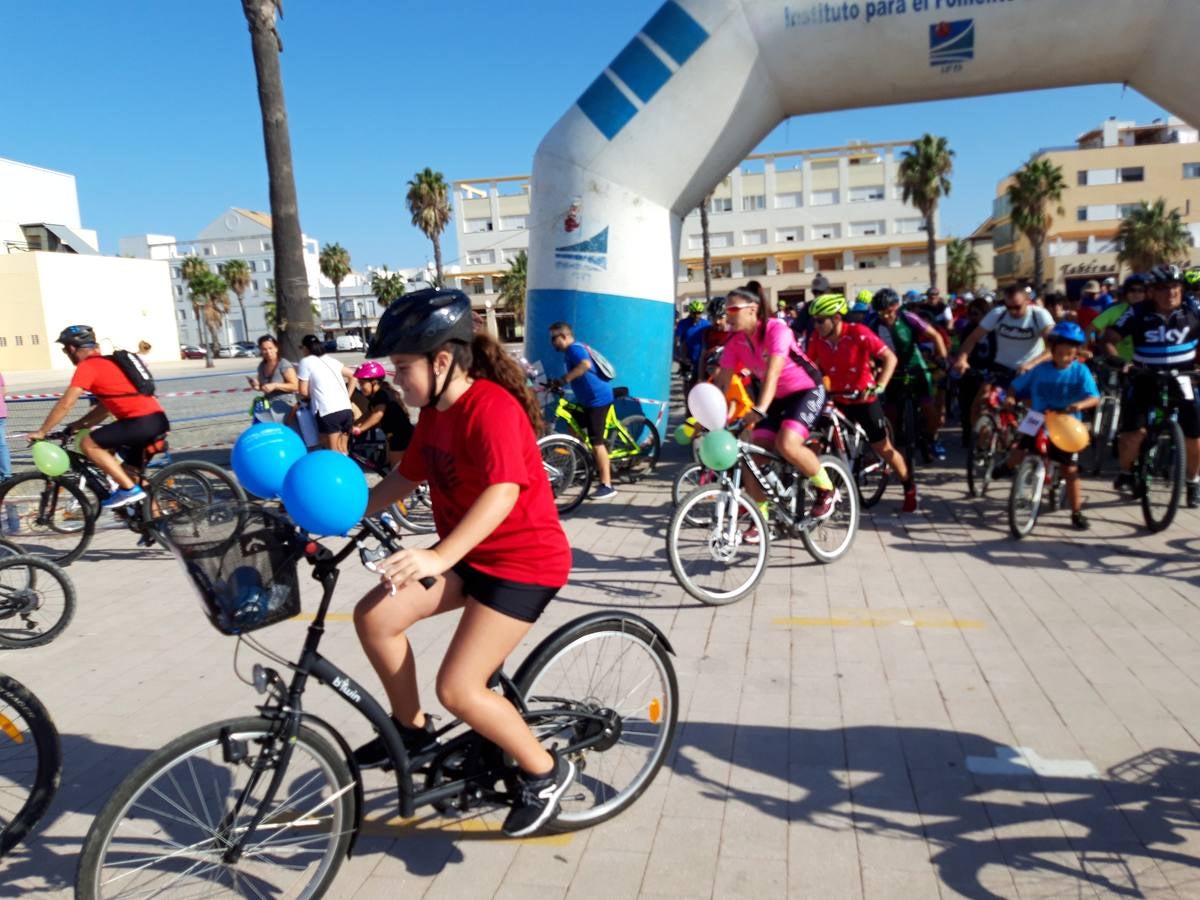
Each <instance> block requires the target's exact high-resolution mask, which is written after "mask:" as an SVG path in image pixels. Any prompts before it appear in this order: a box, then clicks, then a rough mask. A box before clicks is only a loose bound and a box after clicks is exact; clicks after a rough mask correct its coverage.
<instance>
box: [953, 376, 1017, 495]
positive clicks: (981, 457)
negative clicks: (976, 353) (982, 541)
mask: <svg viewBox="0 0 1200 900" xmlns="http://www.w3.org/2000/svg"><path fill="white" fill-rule="evenodd" d="M983 378H984V383H985V384H986V385H987V386H988V389H987V393H986V394H985V396H984V409H983V412H981V413H980V414H979V418H978V419H976V420H975V424H974V425H973V426H971V433H970V440H969V441H968V445H967V491H968V493H969V495H970V496H972V497H986V496H987V492H988V487H989V486H990V485H991V483H992V469H993V468H994V467H995V464H996V461H997V460H998V459H1002V458H1004V457H1005V456H1007V455H1008V450H1009V448H1010V447H1011V446H1012V443H1013V441H1014V440H1015V439H1016V434H1017V426H1018V425H1019V424H1020V422H1021V419H1022V418H1023V417H1024V415H1025V410H1024V409H1023V408H1022V407H1020V406H1011V405H1008V404H1006V403H1005V396H1006V395H1005V391H1004V389H1003V388H1002V387H1000V386H999V385H998V384H997V383H996V380H995V376H994V375H992V374H991V373H990V372H988V373H985V374H984V376H983Z"/></svg>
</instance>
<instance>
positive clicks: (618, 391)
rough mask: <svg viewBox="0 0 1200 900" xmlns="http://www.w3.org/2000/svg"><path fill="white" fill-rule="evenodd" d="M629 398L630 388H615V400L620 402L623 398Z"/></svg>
mask: <svg viewBox="0 0 1200 900" xmlns="http://www.w3.org/2000/svg"><path fill="white" fill-rule="evenodd" d="M628 396H629V388H627V387H615V388H613V399H614V400H620V399H622V398H623V397H628Z"/></svg>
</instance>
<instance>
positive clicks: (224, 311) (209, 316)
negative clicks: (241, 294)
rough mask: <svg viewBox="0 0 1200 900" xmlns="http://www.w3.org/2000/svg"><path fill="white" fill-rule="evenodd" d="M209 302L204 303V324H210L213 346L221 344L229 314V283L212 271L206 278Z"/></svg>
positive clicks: (209, 330)
mask: <svg viewBox="0 0 1200 900" xmlns="http://www.w3.org/2000/svg"><path fill="white" fill-rule="evenodd" d="M205 286H206V288H207V291H206V293H207V295H208V302H207V303H205V304H204V324H206V325H207V326H208V336H209V340H210V341H211V342H212V346H213V347H219V346H221V335H220V332H221V327H222V326H223V325H224V324H225V317H226V316H227V315H229V284H228V282H226V281H225V279H224V278H222V277H221V276H220V275H214V274H212V273H211V272H210V273H209V275H208V277H207V278H206V279H205Z"/></svg>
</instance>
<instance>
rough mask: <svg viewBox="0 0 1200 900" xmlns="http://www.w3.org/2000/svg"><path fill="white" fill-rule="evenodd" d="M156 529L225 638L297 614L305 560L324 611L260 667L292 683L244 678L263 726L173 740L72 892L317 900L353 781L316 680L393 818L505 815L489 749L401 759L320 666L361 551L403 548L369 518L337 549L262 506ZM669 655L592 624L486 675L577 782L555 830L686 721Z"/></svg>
mask: <svg viewBox="0 0 1200 900" xmlns="http://www.w3.org/2000/svg"><path fill="white" fill-rule="evenodd" d="M159 532H160V534H161V536H162V540H163V542H164V544H165V545H166V546H168V547H170V548H171V549H172V551H173V552H174V553H175V554H176V555H177V556H178V557H179V558H180V560H181V561H182V562H183V563H184V565H185V567H186V569H187V571H188V572H189V573H190V575H191V578H192V581H193V583H194V584H195V586H196V588H197V590H198V591H199V593H200V595H201V598H202V600H203V601H204V603H205V607H206V609H207V610H208V614H209V618H210V621H211V622H212V623H213V625H214V626H216V627H217V628H218V630H220V631H222V632H223V633H225V634H238V635H241V636H242V638H243V639H244V640H247V641H252V639H251V638H249V637H247V636H246V634H247V632H250V631H253V630H255V629H258V628H262V627H264V626H266V625H269V624H272V623H274V622H278V621H281V620H283V619H285V618H290V617H291V616H294V615H295V614H296V613H298V612H299V610H300V600H299V574H298V572H297V568H298V563H299V561H300V560H305V561H306V562H307V563H308V564H310V565H311V566H312V574H313V577H314V578H316V580H317V581H319V582H320V584H321V588H322V595H321V602H320V605H319V607H318V609H317V612H316V615H315V617H314V620H313V622H312V623H311V624H310V625H309V627H308V631H307V637H306V638H305V641H304V647H303V650H302V651H301V654H300V658H299V660H298V661H296V662H294V663H293V662H289V661H287V660H286V659H283V658H281V657H278V656H275V655H274V654H271V658H272V659H273V660H274V661H275V662H276V664H277V665H280V666H285V667H287V668H289V669H291V670H292V675H291V678H290V680H288V681H285V680H284V678H283V676H282V675H281V674H280V672H279V671H278V670H277V669H275V668H271V667H264V666H262V665H259V664H255V666H254V668H253V678H252V681H253V684H254V686H255V688H256V690H257V691H258V692H259V693H260V694H261V695H263V697H264V700H263V702H262V703H261V704H260V705H259V706H258V714H257V715H255V716H249V717H245V718H238V719H229V720H227V721H223V722H216V723H214V724H211V725H206V726H204V727H202V728H198V729H196V730H195V731H192V732H190V733H189V734H186V735H184V736H183V737H180V738H177V739H176V740H174V741H171V742H170V743H168V744H167V745H166V746H165V747H163V748H162V749H161V750H158V751H156V752H154V753H152V754H151V755H150V756H149V757H147V758H146V759H145V760H144V761H143V762H142V764H141V765H139V766H138V767H137V768H136V769H135V770H134V771H133V772H132V773H131V774H130V775H129V776H128V777H127V778H126V779H125V781H124V782H122V784H121V785H120V786H119V787H118V789H117V791H116V793H115V794H114V795H113V796H112V797H111V798H110V799H109V800H108V802H107V803H105V805H104V807H103V809H101V811H100V814H99V815H98V816H97V817H96V820H95V821H94V822H93V824H92V827H91V829H90V830H89V831H88V834H87V837H86V838H85V839H84V843H83V848H82V852H81V855H80V860H79V869H78V878H77V882H76V893H77V896H79V897H82V898H89V900H90V898H97V897H105V898H110V897H147V896H154V895H156V894H158V893H165V892H167V891H168V890H170V891H171V892H176V891H178V892H185V891H193V892H197V893H203V894H204V896H209V895H221V894H225V893H231V894H238V895H242V896H245V895H249V896H256V897H283V896H298V897H319V896H321V895H322V894H323V893H324V892H325V890H326V889H327V888H328V887H329V886H330V884H331V883H332V882H333V879H334V877H335V876H336V874H337V871H338V868H339V866H340V865H341V862H342V859H343V858H344V857H345V856H346V855H347V854H348V853H349V852H350V851H351V850H352V848H353V846H354V841H355V838H356V836H357V834H358V832H359V828H360V825H361V817H362V810H363V785H362V780H361V776H360V773H359V771H358V769H357V767H356V765H355V763H354V761H353V757H352V751H351V749H350V745H349V744H348V743H347V741H346V739H345V738H344V737H343V736H342V735H341V733H340V732H339V731H338V730H337V729H336V728H334V727H333V726H332V725H331V724H330V723H329V722H328V721H326V720H325V719H322V718H319V717H317V716H316V715H314V714H313V713H311V712H307V711H306V710H305V708H304V702H303V701H304V692H305V689H306V687H307V686H308V684H309V681H310V679H315V680H316V681H317V682H318V683H320V684H322V685H325V686H327V687H329V688H330V689H332V690H333V692H334V693H335V694H336V695H337V696H339V697H340V698H341V699H342V700H343V701H345V702H347V703H349V704H350V705H351V706H352V707H354V709H355V710H356V711H357V712H358V713H359V714H360V715H362V716H363V717H364V718H365V719H367V721H368V722H370V723H371V725H372V727H374V729H375V730H376V731H377V732H378V733H379V735H380V736H381V737H382V738H383V742H384V745H385V747H386V748H387V752H388V755H389V758H390V767H391V769H392V771H393V772H394V774H395V778H396V790H397V793H398V806H399V814H400V815H401V816H402V817H404V818H408V817H411V816H412V815H413V814H414V812H415V810H416V809H417V808H418V807H422V806H428V805H432V806H434V807H436V808H439V809H450V808H452V809H456V810H459V811H468V810H473V809H476V808H479V807H486V806H504V805H506V804H509V803H510V794H509V790H508V787H507V784H508V782H509V781H511V780H512V777H513V775H514V774H515V769H514V766H513V763H512V761H511V760H509V759H507V758H506V756H505V754H504V753H503V752H501V751H500V749H499V748H498V747H496V746H495V745H494V744H492V743H490V742H489V741H487V740H486V739H484V738H483V737H482V736H480V735H479V734H477V733H475V732H473V731H471V730H469V729H466V728H465V726H463V724H462V723H460V722H451V723H449V724H447V725H446V726H444V727H443V728H441V729H439V730H438V732H437V736H438V738H439V743H438V744H437V745H436V746H435V747H434V748H432V749H431V750H429V751H428V752H426V753H423V754H421V755H419V756H409V754H408V753H407V752H406V750H405V748H404V746H403V744H402V743H401V740H400V735H399V734H398V733H397V731H396V729H395V727H394V726H393V725H392V723H391V720H390V718H389V717H388V714H387V712H386V711H385V710H384V708H383V707H382V706H380V704H379V703H378V702H377V701H376V700H375V699H374V698H373V697H372V696H371V694H370V693H369V692H368V691H367V689H366V688H365V687H364V686H363V685H361V684H359V683H358V682H356V681H355V680H354V679H353V678H351V677H350V676H348V675H347V674H346V673H345V672H343V671H342V670H341V669H339V668H338V667H337V666H335V665H334V664H333V663H332V662H330V661H329V660H328V659H326V658H325V657H323V656H322V655H321V654H320V652H319V649H318V648H319V645H320V643H321V638H322V636H323V634H324V631H325V617H326V614H327V612H328V610H329V605H330V601H331V600H332V599H333V593H334V588H335V587H336V584H337V579H338V566H339V565H340V564H341V563H342V562H344V561H345V560H346V559H347V558H348V557H350V556H351V554H353V553H355V552H358V554H359V556H360V558H361V559H362V561H363V562H364V564H366V563H369V562H373V561H374V560H376V559H379V558H382V557H383V556H384V555H386V554H387V553H389V552H392V551H394V550H395V549H397V546H398V542H397V539H396V536H395V535H394V534H391V533H389V532H388V531H387V530H386V529H384V528H382V527H380V526H379V525H377V524H376V523H374V522H372V521H370V520H367V521H365V522H364V523H363V527H362V530H361V531H359V532H358V534H356V535H355V536H354V537H353V538H352V539H351V540H350V541H349V542H348V543H347V544H346V545H345V546H344V547H342V548H341V549H340V550H338V551H337V552H336V553H335V552H332V551H331V550H329V549H327V548H325V547H323V546H322V545H320V544H319V543H317V542H316V541H312V540H310V539H309V538H308V537H307V536H305V535H304V534H302V533H300V532H298V531H297V530H296V528H295V526H294V525H293V524H292V523H291V522H290V521H289V520H288V519H286V517H284V516H283V515H282V514H281V513H280V512H278V511H276V510H272V509H270V508H267V507H264V506H262V505H259V504H240V505H233V504H226V505H223V506H218V507H211V508H209V509H206V510H200V511H195V512H191V513H187V514H184V515H182V516H179V517H175V518H173V519H169V520H165V521H164V522H162V523H160V525H159ZM376 543H377V545H376V546H370V545H373V544H376ZM672 653H673V651H672V649H671V645H670V643H669V642H668V641H667V639H666V637H665V636H664V635H663V634H662V632H661V631H659V629H658V628H657V627H656V626H655V625H653V624H652V623H650V622H648V621H646V620H645V619H642V618H639V617H638V616H634V615H630V614H629V613H625V612H620V611H602V612H596V613H593V614H591V615H588V616H584V617H582V618H579V619H575V620H574V621H572V622H569V623H568V624H566V625H564V626H562V627H561V628H559V629H558V630H557V631H555V632H554V633H553V634H551V635H550V636H549V637H547V638H546V639H545V640H544V641H542V642H541V643H540V644H539V645H538V646H537V647H536V648H535V649H534V650H533V652H532V653H530V654H529V656H528V657H526V659H525V661H524V662H523V663H521V665H520V666H519V667H518V669H517V671H516V673H515V674H514V675H513V676H512V677H509V676H508V675H506V674H505V673H504V672H503V671H498V672H497V673H496V674H495V675H494V676H493V679H492V684H493V687H494V689H495V690H497V691H499V692H501V693H502V694H503V695H504V696H505V697H507V698H508V699H509V700H510V701H511V702H512V704H513V705H514V706H515V707H516V708H517V709H518V710H519V711H520V712H521V715H522V716H523V717H524V718H525V720H526V721H527V722H528V723H529V725H530V727H531V728H532V729H533V731H534V733H535V734H537V735H538V736H539V737H540V738H541V740H542V741H543V742H544V743H546V744H547V745H550V746H554V747H555V748H556V749H557V752H558V753H559V754H566V755H568V756H569V757H571V758H572V759H573V760H574V762H575V765H576V768H577V770H578V772H579V776H578V779H577V781H576V782H575V783H574V786H573V790H574V793H572V792H571V791H568V793H567V794H566V795H564V796H563V798H562V801H561V803H560V809H559V811H558V814H557V816H556V817H555V818H554V819H552V820H551V822H550V825H549V826H548V827H549V828H551V829H554V830H572V829H577V828H583V827H586V826H590V825H594V824H596V823H599V822H602V821H604V820H606V819H609V818H611V817H612V816H615V815H616V814H617V813H619V812H621V811H622V810H623V809H625V808H626V807H628V806H629V805H630V804H631V803H633V802H634V800H636V799H637V797H638V796H639V795H640V794H641V793H642V792H643V791H644V790H645V789H646V788H647V787H648V786H649V784H650V782H651V780H652V779H653V778H654V776H655V775H656V774H657V772H658V770H659V768H660V767H661V766H662V764H663V761H664V760H665V759H666V756H667V753H668V752H669V750H670V747H671V744H672V741H673V738H674V734H675V729H676V725H677V717H678V714H679V692H678V687H677V684H676V680H675V671H674V667H673V666H672V663H671V658H670V654H672Z"/></svg>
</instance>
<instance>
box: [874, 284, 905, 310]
mask: <svg viewBox="0 0 1200 900" xmlns="http://www.w3.org/2000/svg"><path fill="white" fill-rule="evenodd" d="M871 305H872V306H874V307H875V311H876V312H882V311H883V310H885V309H891V308H892V307H893V306H899V305H900V295H899V294H897V293H896V292H895V291H893V290H892V289H891V288H884V289H883V290H881V291H876V292H875V296H874V297H873V298H872V299H871Z"/></svg>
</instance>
